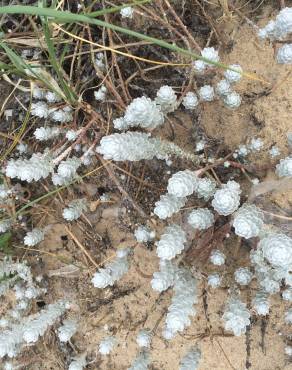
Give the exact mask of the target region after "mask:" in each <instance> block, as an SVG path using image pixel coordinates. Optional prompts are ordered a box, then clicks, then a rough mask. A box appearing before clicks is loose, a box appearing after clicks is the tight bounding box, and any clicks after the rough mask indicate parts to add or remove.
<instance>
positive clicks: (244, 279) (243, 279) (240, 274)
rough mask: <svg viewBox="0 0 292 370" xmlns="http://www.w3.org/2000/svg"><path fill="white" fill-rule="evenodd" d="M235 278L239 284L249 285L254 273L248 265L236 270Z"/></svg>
mask: <svg viewBox="0 0 292 370" xmlns="http://www.w3.org/2000/svg"><path fill="white" fill-rule="evenodd" d="M234 278H235V281H236V282H237V283H238V284H240V285H248V284H249V283H250V282H251V280H252V278H253V274H252V273H251V271H250V270H249V269H248V268H247V267H240V268H239V269H237V270H235V273H234Z"/></svg>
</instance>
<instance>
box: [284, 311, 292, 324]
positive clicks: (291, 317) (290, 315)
mask: <svg viewBox="0 0 292 370" xmlns="http://www.w3.org/2000/svg"><path fill="white" fill-rule="evenodd" d="M285 321H286V323H287V324H292V308H289V310H288V311H287V312H286V313H285Z"/></svg>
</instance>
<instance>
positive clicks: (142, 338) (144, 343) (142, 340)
mask: <svg viewBox="0 0 292 370" xmlns="http://www.w3.org/2000/svg"><path fill="white" fill-rule="evenodd" d="M151 339H152V334H151V331H150V330H147V329H142V330H140V331H139V333H138V335H137V339H136V341H137V344H138V346H139V347H144V348H149V347H150V344H151Z"/></svg>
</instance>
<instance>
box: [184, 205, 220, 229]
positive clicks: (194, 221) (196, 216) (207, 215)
mask: <svg viewBox="0 0 292 370" xmlns="http://www.w3.org/2000/svg"><path fill="white" fill-rule="evenodd" d="M214 220H215V219H214V215H213V213H212V212H211V211H210V210H209V209H208V208H197V209H195V210H193V211H192V212H191V213H190V214H189V216H188V223H189V224H190V225H191V226H192V227H193V228H194V229H198V230H205V229H208V228H209V227H211V226H212V225H213V224H214Z"/></svg>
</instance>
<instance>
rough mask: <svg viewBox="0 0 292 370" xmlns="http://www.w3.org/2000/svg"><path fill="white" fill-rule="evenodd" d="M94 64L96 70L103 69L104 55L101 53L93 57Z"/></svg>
mask: <svg viewBox="0 0 292 370" xmlns="http://www.w3.org/2000/svg"><path fill="white" fill-rule="evenodd" d="M94 64H95V65H96V67H97V68H99V69H100V70H101V71H103V70H104V69H105V64H104V55H103V53H97V54H96V56H95V61H94Z"/></svg>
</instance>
